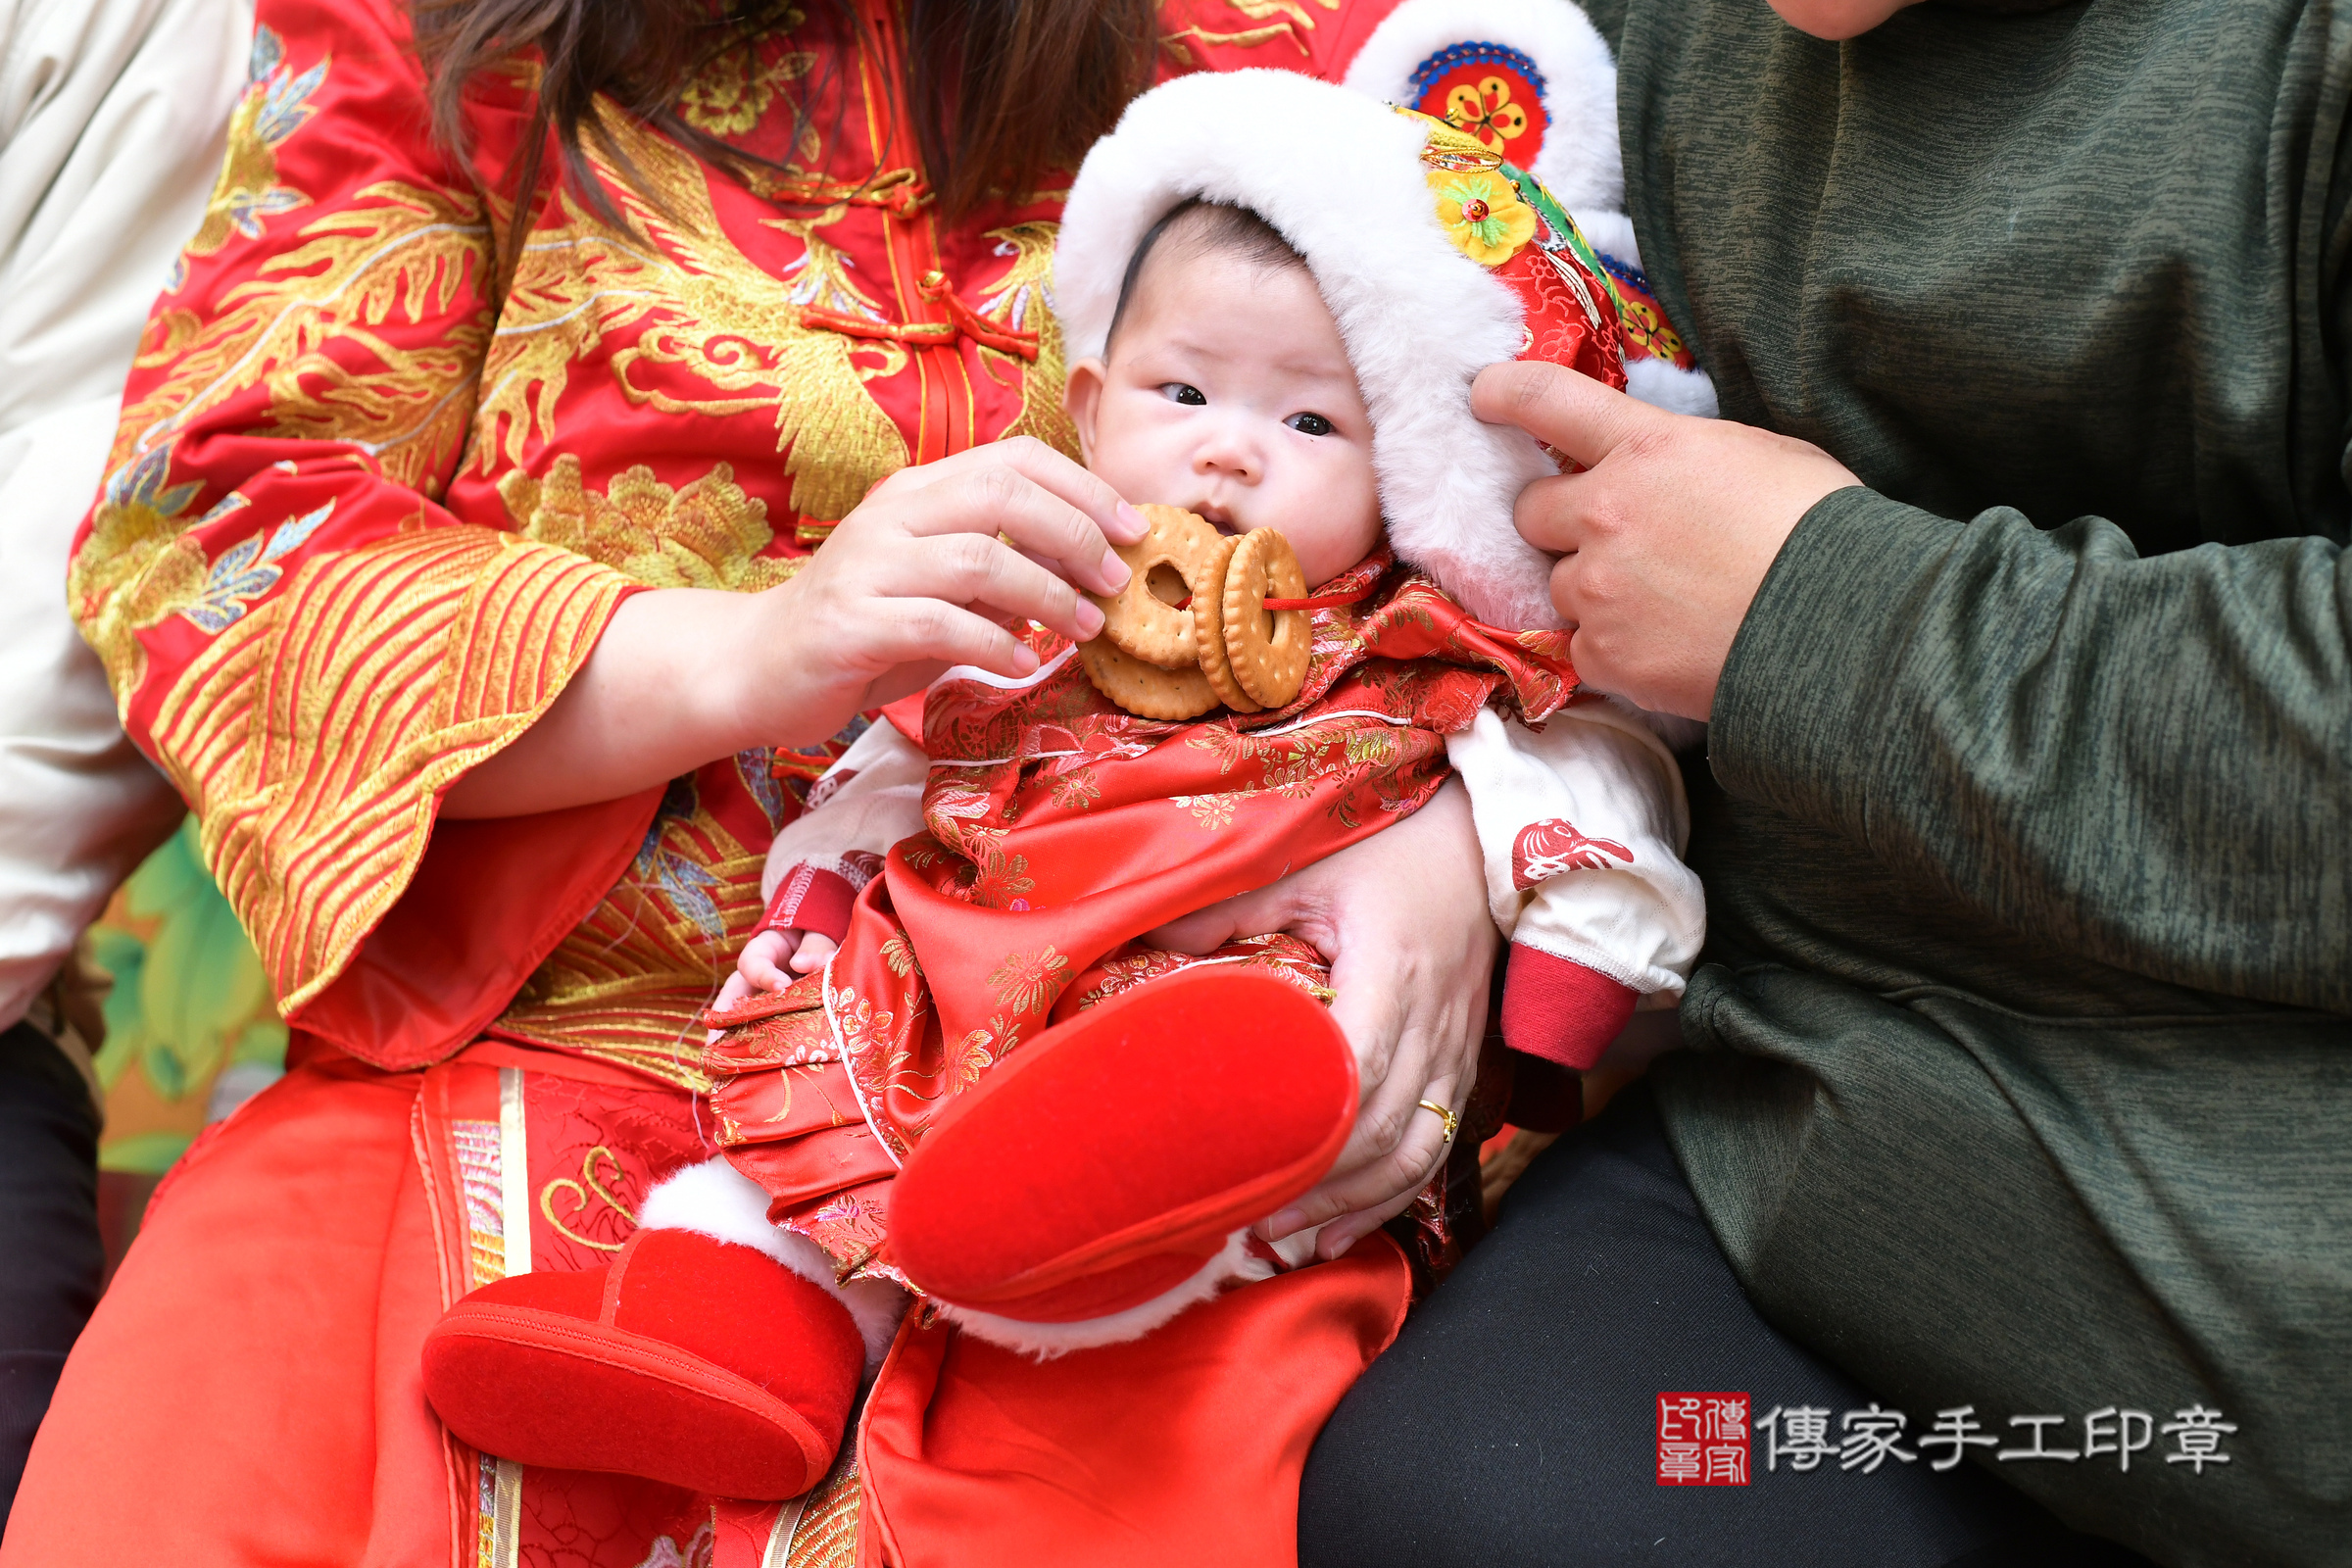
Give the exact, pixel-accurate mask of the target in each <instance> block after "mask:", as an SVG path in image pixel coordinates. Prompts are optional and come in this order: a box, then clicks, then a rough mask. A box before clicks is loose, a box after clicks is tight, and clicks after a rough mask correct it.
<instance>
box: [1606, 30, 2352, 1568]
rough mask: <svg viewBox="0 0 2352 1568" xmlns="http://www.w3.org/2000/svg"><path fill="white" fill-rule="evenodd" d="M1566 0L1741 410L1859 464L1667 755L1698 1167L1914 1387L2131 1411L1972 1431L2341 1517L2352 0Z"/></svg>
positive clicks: (2350, 997)
mask: <svg viewBox="0 0 2352 1568" xmlns="http://www.w3.org/2000/svg"><path fill="white" fill-rule="evenodd" d="M1592 9H1593V12H1594V13H1595V19H1596V20H1597V21H1598V22H1599V23H1600V25H1601V26H1602V29H1603V31H1604V32H1606V33H1608V34H1609V35H1610V36H1611V37H1612V38H1614V39H1616V40H1617V42H1618V45H1619V50H1620V69H1621V73H1622V76H1621V81H1620V86H1619V104H1620V114H1621V120H1622V128H1623V133H1624V141H1625V147H1626V167H1627V181H1628V185H1629V194H1630V207H1631V211H1632V214H1633V218H1634V222H1635V227H1636V229H1637V231H1638V233H1639V235H1640V238H1641V243H1642V257H1643V260H1644V261H1645V263H1646V264H1647V266H1648V269H1649V271H1650V274H1651V277H1652V279H1653V280H1654V282H1655V283H1656V284H1657V286H1658V290H1659V296H1660V298H1661V300H1662V301H1663V303H1664V304H1665V305H1666V307H1667V308H1668V310H1669V311H1670V313H1671V314H1672V315H1673V317H1674V318H1675V319H1676V321H1677V322H1678V323H1679V324H1680V325H1681V326H1682V327H1683V328H1684V329H1685V331H1686V333H1687V334H1688V335H1689V336H1690V337H1691V339H1692V341H1693V343H1694V345H1695V347H1696V349H1697V351H1698V353H1699V355H1700V357H1701V358H1702V360H1703V361H1704V363H1705V365H1706V367H1707V368H1708V369H1709V371H1711V372H1712V374H1713V375H1714V377H1715V381H1716V384H1717V386H1718V388H1719V389H1720V391H1721V395H1722V400H1723V408H1724V413H1725V415H1726V416H1727V417H1732V418H1737V419H1743V420H1747V421H1749V422H1752V423H1756V424H1761V425H1766V426H1769V427H1771V428H1773V429H1776V430H1783V431H1787V432H1788V433H1789V434H1792V435H1798V436H1803V437H1805V438H1807V439H1809V440H1812V441H1815V442H1818V443H1819V444H1820V445H1822V446H1823V447H1825V448H1827V449H1828V450H1829V451H1830V452H1832V453H1834V454H1836V455H1837V456H1838V458H1839V459H1841V460H1842V461H1843V462H1844V463H1845V464H1847V465H1848V466H1850V467H1851V468H1852V469H1853V470H1854V471H1855V472H1856V473H1857V474H1859V475H1860V476H1861V477H1862V479H1863V481H1864V483H1865V484H1866V485H1868V486H1869V488H1868V489H1860V490H1847V491H1843V492H1840V493H1838V494H1837V495H1834V496H1832V497H1830V498H1829V499H1828V500H1826V501H1824V502H1822V503H1821V504H1820V505H1819V506H1817V507H1816V508H1814V509H1813V511H1812V513H1811V514H1810V515H1808V516H1807V517H1806V518H1805V520H1804V521H1803V523H1802V524H1801V525H1800V526H1799V527H1798V528H1797V530H1796V532H1795V533H1794V534H1793V535H1792V536H1791V537H1790V539H1789V544H1788V546H1787V548H1786V549H1785V550H1783V552H1782V554H1781V557H1780V560H1779V561H1778V563H1777V564H1775V565H1774V567H1773V569H1772V572H1771V574H1770V575H1769V577H1768V578H1767V579H1766V581H1765V583H1764V587H1763V590H1762V592H1761V593H1760V594H1759V595H1758V597H1757V600H1756V603H1755V607H1754V609H1753V610H1752V611H1751V612H1750V613H1749V614H1748V617H1747V621H1746V624H1745V625H1744V626H1743V627H1742V628H1741V630H1740V637H1739V640H1738V643H1737V644H1736V646H1735V647H1734V649H1733V652H1732V656H1731V661H1730V663H1729V665H1728V666H1727V667H1726V669H1725V672H1724V679H1723V683H1722V686H1721V689H1720V691H1719V692H1718V695H1717V697H1716V703H1715V711H1714V715H1713V725H1712V729H1711V732H1710V735H1709V739H1708V746H1707V755H1706V758H1705V760H1704V761H1703V763H1702V762H1700V761H1698V760H1693V761H1692V762H1691V769H1690V770H1691V775H1692V777H1691V794H1692V803H1693V815H1694V826H1693V832H1692V841H1691V860H1692V863H1693V864H1694V865H1695V866H1696V868H1697V869H1698V871H1699V872H1700V874H1701V875H1702V876H1703V877H1704V878H1705V880H1706V884H1707V891H1708V901H1709V919H1710V923H1711V933H1712V934H1711V937H1710V942H1709V948H1708V952H1707V955H1706V957H1707V960H1708V961H1707V962H1706V964H1705V966H1704V967H1702V968H1701V969H1700V971H1699V972H1698V974H1697V975H1696V976H1695V978H1694V979H1693V981H1692V984H1691V991H1690V994H1689V998H1688V1000H1687V1002H1686V1004H1685V1006H1684V1014H1683V1016H1684V1027H1685V1032H1686V1036H1687V1039H1688V1042H1689V1044H1690V1046H1691V1048H1692V1049H1691V1050H1690V1051H1688V1052H1684V1053H1679V1054H1676V1055H1674V1056H1672V1057H1669V1058H1667V1059H1666V1060H1664V1061H1662V1062H1661V1063H1660V1065H1659V1068H1658V1071H1657V1079H1658V1084H1659V1093H1660V1099H1661V1103H1662V1104H1663V1106H1664V1109H1665V1114H1666V1117H1667V1121H1668V1126H1669V1129H1670V1132H1671V1135H1672V1138H1673V1141H1674V1144H1675V1148H1676V1150H1677V1152H1679V1154H1680V1156H1681V1158H1682V1160H1683V1163H1684V1166H1685V1168H1686V1170H1687V1171H1688V1173H1689V1175H1690V1178H1691V1184H1692V1186H1693V1187H1694V1188H1695V1190H1696V1192H1697V1195H1698V1199H1699V1201H1700V1203H1701V1204H1702V1206H1703V1207H1704V1209H1705V1211H1706V1214H1707V1217H1708V1219H1709V1221H1710V1222H1711V1223H1712V1225H1713V1226H1714V1229H1715V1232H1716V1234H1717V1236H1718V1237H1719V1238H1720V1239H1721V1241H1722V1243H1723V1246H1724V1248H1725V1249H1726V1250H1727V1251H1728V1253H1729V1254H1730V1257H1731V1259H1732V1262H1733V1265H1734V1267H1735V1268H1736V1269H1737V1270H1738V1271H1739V1274H1740V1279H1741V1281H1742V1282H1743V1283H1744V1284H1745V1285H1746V1287H1747V1289H1748V1291H1749V1293H1750V1295H1751V1296H1752V1297H1753V1298H1754V1299H1755V1301H1756V1303H1757V1305H1758V1306H1759V1307H1760V1308H1761V1309H1762V1310H1763V1311H1764V1312H1765V1313H1766V1315H1767V1316H1769V1317H1770V1318H1771V1319H1772V1320H1773V1321H1774V1322H1775V1323H1776V1324H1778V1325H1779V1326H1781V1327H1782V1328H1783V1329H1785V1330H1787V1331H1788V1332H1789V1333H1791V1334H1793V1335H1794V1336H1795V1337H1797V1338H1798V1339H1799V1340H1801V1341H1803V1342H1804V1343H1806V1344H1808V1345H1810V1346H1812V1347H1814V1348H1816V1349H1818V1350H1820V1351H1821V1352H1823V1353H1824V1354H1826V1355H1828V1356H1829V1357H1830V1358H1831V1359H1833V1360H1835V1361H1837V1362H1838V1363H1839V1364H1840V1365H1842V1366H1844V1367H1845V1368H1847V1369H1848V1370H1850V1371H1851V1372H1852V1373H1853V1374H1854V1375H1855V1376H1856V1377H1858V1378H1859V1379H1860V1380H1861V1381H1862V1382H1863V1383H1864V1384H1865V1385H1866V1386H1868V1387H1869V1388H1870V1389H1871V1390H1872V1391H1873V1392H1874V1393H1876V1394H1877V1395H1878V1396H1879V1397H1881V1398H1882V1399H1884V1400H1885V1401H1887V1403H1888V1404H1890V1405H1895V1406H1899V1407H1900V1408H1902V1409H1903V1410H1904V1411H1905V1412H1906V1413H1907V1414H1908V1415H1909V1417H1910V1421H1911V1430H1912V1432H1913V1433H1914V1435H1917V1434H1918V1433H1920V1432H1921V1431H1922V1430H1923V1429H1925V1428H1927V1427H1928V1426H1929V1425H1930V1424H1931V1423H1932V1422H1933V1421H1934V1419H1935V1415H1936V1411H1938V1410H1941V1409H1947V1408H1950V1407H1954V1406H1959V1405H1974V1406H1975V1411H1976V1418H1977V1419H1978V1420H1980V1421H1982V1422H1983V1423H1984V1424H1985V1429H1986V1430H1987V1431H1988V1432H1990V1433H1992V1434H1994V1435H1997V1436H1999V1437H2000V1438H2001V1439H2002V1440H2003V1442H2004V1444H2005V1445H2014V1446H2025V1445H2026V1438H2027V1436H2028V1434H2027V1433H2026V1432H2025V1431H2024V1430H2023V1429H2017V1430H2012V1429H2011V1428H2010V1427H2009V1426H2008V1424H2007V1421H2008V1418H2009V1417H2010V1416H2012V1415H2039V1414H2061V1415H2065V1416H2067V1417H2068V1424H2067V1427H2066V1428H2065V1429H2063V1430H2061V1429H2052V1431H2051V1432H2050V1435H2049V1437H2048V1438H2047V1440H2046V1446H2049V1447H2052V1448H2073V1449H2078V1450H2079V1449H2082V1447H2083V1446H2084V1445H2083V1441H2082V1440H2083V1418H2084V1417H2085V1416H2086V1415H2089V1414H2090V1413H2092V1412H2094V1411H2101V1410H2106V1409H2109V1408H2110V1407H2122V1408H2126V1409H2136V1410H2142V1411H2147V1412H2149V1413H2151V1414H2152V1416H2153V1418H2154V1423H2155V1425H2156V1427H2157V1428H2158V1429H2159V1430H2158V1431H2157V1432H2156V1433H2154V1434H2152V1436H2153V1437H2154V1442H2153V1445H2152V1446H2150V1447H2149V1448H2148V1449H2147V1450H2146V1451H2144V1452H2140V1453H2136V1454H2133V1455H2131V1467H2130V1469H2129V1471H2126V1470H2125V1469H2123V1468H2122V1467H2121V1465H2120V1463H2119V1460H2118V1458H2117V1456H2116V1455H2114V1454H2097V1455H2086V1456H2084V1457H2082V1458H2081V1459H2079V1460H2077V1461H2075V1462H2073V1463H2065V1462H2058V1461H2048V1460H2045V1461H2032V1462H2026V1461H2018V1462H2008V1463H2001V1462H1997V1461H1993V1460H1991V1459H1990V1457H1989V1456H1990V1454H1991V1452H1992V1450H1991V1449H1989V1448H1979V1449H1977V1450H1976V1451H1975V1457H1977V1459H1978V1460H1979V1461H1980V1462H1985V1463H1989V1464H1990V1465H1991V1467H1992V1468H1993V1469H1994V1471H1995V1472H1996V1473H1997V1474H1998V1475H2000V1476H2001V1477H2002V1478H2003V1479H2004V1480H2007V1481H2011V1482H2014V1483H2016V1484H2017V1485H2019V1486H2021V1487H2023V1488H2025V1489H2026V1490H2027V1491H2029V1492H2031V1493H2033V1494H2034V1495H2036V1496H2039V1497H2041V1498H2042V1499H2043V1500H2044V1501H2046V1502H2048V1503H2050V1504H2051V1505H2052V1506H2053V1507H2055V1508H2056V1509H2057V1510H2058V1511H2059V1513H2060V1514H2062V1515H2063V1516H2064V1517H2066V1518H2067V1519H2069V1520H2070V1521H2072V1522H2073V1523H2075V1524H2077V1525H2079V1526H2081V1527H2082V1528H2085V1529H2089V1530H2094V1531H2097V1532H2099V1533H2101V1534H2104V1535H2109V1536H2112V1537H2115V1538H2117V1539H2119V1540H2122V1541H2124V1542H2127V1543H2129V1544H2131V1545H2133V1546H2134V1547H2136V1548H2137V1549H2139V1550H2141V1551H2143V1552H2146V1553H2148V1554H2149V1555H2151V1556H2153V1557H2156V1558H2158V1559H2159V1560H2161V1561H2165V1562H2170V1563H2239V1562H2245V1563H2254V1562H2262V1563H2269V1562H2284V1563H2321V1562H2336V1563H2342V1562H2352V564H2347V557H2346V555H2345V553H2344V551H2343V548H2342V547H2343V545H2344V543H2345V539H2346V526H2347V519H2348V518H2352V492H2348V490H2347V484H2346V463H2347V453H2346V442H2347V425H2348V420H2352V391H2348V388H2347V370H2348V368H2352V367H2348V365H2347V357H2348V355H2352V346H2348V343H2347V332H2352V293H2348V290H2352V277H2348V276H2347V273H2346V263H2347V245H2348V244H2352V223H2348V222H2347V217H2346V211H2345V207H2346V200H2347V196H2352V149H2348V148H2347V147H2346V144H2345V114H2346V101H2347V94H2348V92H2352V14H2347V13H2344V12H2336V11H2331V9H2330V8H2329V7H2327V6H2326V5H2324V4H2318V3H2314V4H2311V5H2308V6H2306V5H2303V4H2299V3H2295V0H2088V3H2077V4H2072V5H2066V6H2063V7H2061V8H2059V9H2056V10H2052V11H2047V12H2044V13H2041V14H2039V15H2034V16H2026V17H2016V18H1997V17H1991V16H1986V15H1984V14H1982V13H1978V12H1971V11H1964V10H1960V9H1957V8H1946V7H1940V6H1935V5H1930V6H1924V7H1921V8H1918V9H1915V10H1911V11H1907V12H1904V13H1902V14H1900V15H1898V16H1897V17H1895V18H1894V19H1893V20H1892V21H1891V22H1889V23H1888V24H1887V25H1885V26H1883V27H1881V28H1879V29H1878V30H1877V31H1875V32H1872V33H1870V34H1868V35H1866V36H1865V37H1863V38H1861V39H1859V40H1856V41H1854V42H1851V43H1847V44H1844V45H1838V44H1831V43H1823V42H1819V41H1817V40H1814V39H1811V38H1808V37H1805V36H1803V35H1801V34H1799V33H1797V32H1795V31H1793V30H1791V29H1790V28H1789V27H1788V26H1787V25H1784V24H1782V23H1781V22H1780V21H1779V20H1778V19H1777V18H1775V17H1774V16H1773V15H1772V13H1771V12H1770V11H1769V10H1767V9H1766V6H1765V3H1764V0H1631V3H1630V4H1628V3H1627V0H1613V3H1611V0H1601V3H1598V4H1595V5H1593V7H1592ZM1751 1392H1752V1393H1753V1394H1754V1395H1755V1397H1756V1399H1757V1403H1758V1407H1759V1408H1760V1409H1769V1408H1770V1407H1771V1406H1772V1404H1773V1403H1774V1402H1776V1396H1775V1393H1774V1391H1772V1390H1770V1389H1763V1388H1759V1389H1756V1390H1753V1391H1751ZM2197 1404H2202V1405H2204V1406H2205V1407H2207V1408H2208V1409H2216V1410H2219V1411H2220V1412H2221V1419H2223V1420H2225V1421H2228V1422H2229V1423H2232V1424H2234V1425H2235V1426H2236V1428H2237V1430H2236V1431H2235V1432H2234V1433H2231V1434H2229V1435H2228V1436H2227V1438H2226V1439H2225V1441H2224V1442H2223V1444H2222V1445H2221V1451H2223V1452H2226V1453H2228V1454H2229V1456H2230V1461H2231V1462H2230V1463H2229V1464H2227V1465H2220V1466H2209V1467H2206V1468H2204V1469H2203V1471H2202V1473H2198V1472H2197V1471H2196V1470H2195V1469H2194V1468H2193V1467H2192V1466H2190V1465H2188V1464H2185V1463H2166V1462H2164V1459H2165V1456H2166V1455H2167V1454H2170V1453H2174V1452H2178V1451H2180V1440H2179V1439H2178V1438H2177V1437H2176V1436H2173V1435H2164V1434H2162V1433H2161V1430H2160V1429H2161V1428H2162V1427H2163V1426H2165V1425H2168V1424H2171V1423H2173V1422H2174V1421H2175V1420H2176V1415H2175V1412H2176V1411H2180V1410H2184V1409H2187V1408H2188V1407H2190V1406H2192V1405H2197ZM2114 1424H2115V1421H2114V1418H2109V1419H2108V1420H2107V1421H2104V1422H2102V1423H2101V1431H2102V1432H2105V1431H2107V1430H2110V1429H2112V1427H2113V1425H2114ZM2135 1435H2136V1434H2135ZM2105 1441H2112V1440H2111V1439H2110V1440H2105ZM1938 1451H1940V1450H1938ZM1760 1457H1761V1452H1759V1458H1760ZM1920 1462H1922V1463H1925V1462H1926V1458H1925V1457H1924V1456H1923V1458H1922V1460H1921V1461H1920ZM1764 1479H1766V1478H1762V1477H1759V1480H1760V1481H1762V1480H1764ZM1795 1480H1796V1481H1797V1482H1801V1483H1802V1484H1806V1485H1811V1486H1816V1487H1823V1488H1836V1487H1839V1486H1846V1487H1855V1486H1867V1485H1869V1484H1870V1482H1869V1479H1868V1478H1867V1477H1863V1476H1859V1475H1840V1474H1838V1473H1836V1472H1835V1471H1834V1470H1832V1471H1829V1472H1826V1473H1825V1472H1816V1473H1814V1474H1812V1475H1810V1476H1804V1477H1798V1478H1795ZM1778 1482H1779V1483H1781V1484H1789V1482H1790V1478H1789V1477H1787V1476H1782V1477H1780V1478H1778Z"/></svg>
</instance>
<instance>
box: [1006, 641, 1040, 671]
mask: <svg viewBox="0 0 2352 1568" xmlns="http://www.w3.org/2000/svg"><path fill="white" fill-rule="evenodd" d="M1036 669H1037V650H1036V649H1034V648H1032V647H1030V646H1029V645H1028V644H1027V643H1022V644H1021V645H1019V646H1018V647H1016V648H1015V649H1013V651H1012V672H1013V673H1014V674H1015V675H1028V674H1033V673H1035V672H1036Z"/></svg>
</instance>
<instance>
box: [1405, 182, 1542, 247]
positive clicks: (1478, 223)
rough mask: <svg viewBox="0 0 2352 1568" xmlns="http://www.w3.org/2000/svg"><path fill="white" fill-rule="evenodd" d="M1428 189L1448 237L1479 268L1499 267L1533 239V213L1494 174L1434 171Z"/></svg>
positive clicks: (1511, 187) (1516, 190)
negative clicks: (1435, 197) (1436, 205)
mask: <svg viewBox="0 0 2352 1568" xmlns="http://www.w3.org/2000/svg"><path fill="white" fill-rule="evenodd" d="M1429 188H1430V190H1431V191H1432V192H1433V193H1435V194H1436V196H1437V198H1438V221H1439V222H1441V223H1443V224H1445V225H1446V237H1447V238H1448V239H1450V240H1452V241H1453V243H1454V244H1455V245H1456V246H1458V247H1459V248H1460V249H1461V252H1462V254H1463V255H1465V256H1467V257H1469V258H1470V259H1471V260H1472V261H1474V262H1476V263H1478V264H1479V265H1480V266H1482V267H1500V266H1501V265H1502V264H1503V263H1505V262H1507V261H1509V260H1510V259H1511V258H1512V257H1513V256H1516V255H1517V254H1518V253H1519V247H1520V246H1522V245H1525V244H1526V243H1527V242H1528V241H1529V240H1531V239H1533V238H1534V237H1535V233H1536V214H1535V209H1533V208H1531V207H1529V206H1528V205H1527V203H1525V202H1523V201H1521V200H1520V199H1519V188H1518V187H1517V186H1516V185H1514V184H1512V183H1511V182H1510V180H1508V179H1506V178H1505V177H1503V176H1502V175H1501V174H1498V173H1496V172H1493V171H1492V170H1484V169H1479V170H1462V171H1452V170H1433V171H1431V172H1430V174H1429Z"/></svg>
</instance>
